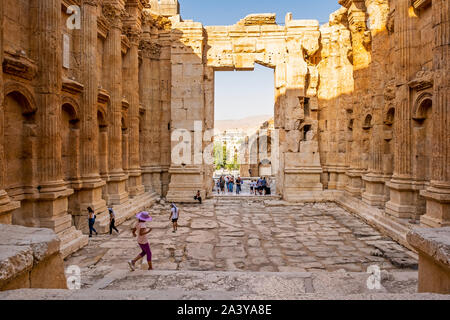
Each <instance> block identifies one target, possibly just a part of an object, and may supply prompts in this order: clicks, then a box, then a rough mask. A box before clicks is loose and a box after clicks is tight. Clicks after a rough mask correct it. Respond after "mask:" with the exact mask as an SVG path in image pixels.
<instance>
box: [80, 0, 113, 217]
mask: <svg viewBox="0 0 450 320" xmlns="http://www.w3.org/2000/svg"><path fill="white" fill-rule="evenodd" d="M97 2H98V0H83V3H82V9H81V12H82V19H81V23H82V25H81V66H82V81H83V84H84V91H83V95H82V104H81V112H80V149H81V152H80V155H81V158H80V169H81V180H82V182H83V185H82V189H81V190H80V191H79V193H78V199H79V201H80V206H79V208H80V211H79V212H73V213H72V214H80V215H86V214H87V210H86V209H87V207H91V208H93V209H94V210H95V212H96V213H97V214H99V213H101V212H106V202H105V200H103V198H102V186H103V185H104V184H105V182H104V181H103V180H102V179H101V178H100V174H99V158H98V155H99V152H98V143H99V130H98V118H97V111H98V107H97V100H98V74H97V72H96V70H97V32H98V31H97V6H98V3H97Z"/></svg>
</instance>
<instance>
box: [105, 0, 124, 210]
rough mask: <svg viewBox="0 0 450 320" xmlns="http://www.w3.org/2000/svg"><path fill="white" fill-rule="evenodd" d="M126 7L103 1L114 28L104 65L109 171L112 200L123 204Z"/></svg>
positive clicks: (109, 189) (111, 28) (109, 188)
mask: <svg viewBox="0 0 450 320" xmlns="http://www.w3.org/2000/svg"><path fill="white" fill-rule="evenodd" d="M124 12H125V11H124V8H123V5H122V4H121V2H120V1H109V2H107V3H105V4H104V5H103V14H104V16H105V17H106V19H107V20H108V22H109V25H110V29H109V32H108V37H107V39H106V41H105V48H104V54H105V57H104V66H105V70H104V71H105V72H104V76H105V86H106V90H107V91H108V92H109V94H110V97H111V98H110V106H109V110H108V120H109V121H108V122H109V125H108V134H109V145H108V151H109V159H108V165H109V172H108V181H107V183H108V184H107V194H106V195H105V198H106V201H107V203H108V204H110V205H111V204H121V203H123V202H125V201H126V200H127V199H128V193H127V191H126V189H125V188H126V180H127V176H126V175H125V173H124V171H123V167H122V100H123V95H122V16H123V15H124Z"/></svg>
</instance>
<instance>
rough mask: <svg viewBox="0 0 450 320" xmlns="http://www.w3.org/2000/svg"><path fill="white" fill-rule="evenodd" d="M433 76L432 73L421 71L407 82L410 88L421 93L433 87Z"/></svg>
mask: <svg viewBox="0 0 450 320" xmlns="http://www.w3.org/2000/svg"><path fill="white" fill-rule="evenodd" d="M433 77H434V75H433V72H432V71H426V70H422V71H419V72H417V74H416V77H415V78H414V79H413V80H411V81H410V82H408V85H409V87H410V88H412V89H415V90H417V91H422V90H425V89H428V88H431V87H433V83H434V79H433Z"/></svg>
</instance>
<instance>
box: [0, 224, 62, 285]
mask: <svg viewBox="0 0 450 320" xmlns="http://www.w3.org/2000/svg"><path fill="white" fill-rule="evenodd" d="M59 244H60V241H59V239H58V237H57V236H56V234H55V233H54V232H53V231H51V230H48V229H37V228H25V227H21V226H9V225H0V291H2V290H13V289H19V288H48V289H66V288H67V284H66V277H65V275H64V264H63V259H62V257H61V255H60V254H59Z"/></svg>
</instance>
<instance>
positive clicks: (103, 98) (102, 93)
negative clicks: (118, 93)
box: [97, 88, 111, 104]
mask: <svg viewBox="0 0 450 320" xmlns="http://www.w3.org/2000/svg"><path fill="white" fill-rule="evenodd" d="M97 100H98V102H99V103H105V104H106V103H108V102H109V101H110V100H111V96H110V95H109V93H108V91H106V90H105V89H103V88H98V97H97Z"/></svg>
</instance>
